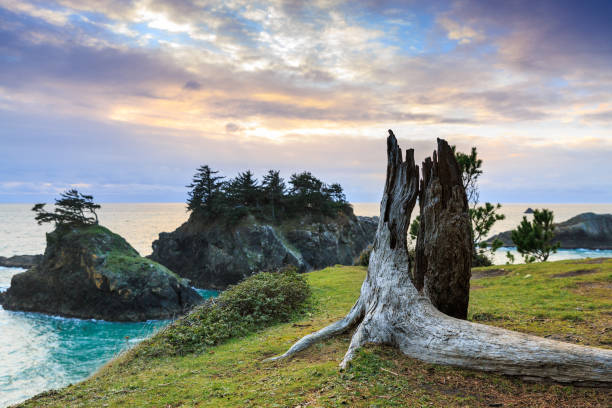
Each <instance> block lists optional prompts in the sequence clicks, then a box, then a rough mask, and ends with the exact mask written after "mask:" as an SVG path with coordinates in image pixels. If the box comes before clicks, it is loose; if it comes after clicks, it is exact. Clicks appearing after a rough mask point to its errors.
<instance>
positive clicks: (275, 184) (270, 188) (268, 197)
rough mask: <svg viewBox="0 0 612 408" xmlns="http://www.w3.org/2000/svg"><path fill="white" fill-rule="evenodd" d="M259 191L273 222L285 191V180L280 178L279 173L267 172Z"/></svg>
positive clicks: (274, 171)
mask: <svg viewBox="0 0 612 408" xmlns="http://www.w3.org/2000/svg"><path fill="white" fill-rule="evenodd" d="M261 189H262V193H263V198H264V200H265V202H266V203H267V204H268V205H269V206H270V208H271V210H272V219H274V220H275V219H276V216H277V212H278V210H279V209H280V206H281V205H282V202H283V199H284V197H285V193H286V190H287V187H286V185H285V180H284V179H283V178H282V177H281V176H280V171H278V170H268V174H266V175H265V176H264V177H263V180H262V183H261Z"/></svg>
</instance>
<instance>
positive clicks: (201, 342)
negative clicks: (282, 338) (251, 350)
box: [137, 266, 310, 355]
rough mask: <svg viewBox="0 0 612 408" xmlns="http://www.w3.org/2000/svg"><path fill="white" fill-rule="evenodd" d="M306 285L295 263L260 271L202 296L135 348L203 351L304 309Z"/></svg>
mask: <svg viewBox="0 0 612 408" xmlns="http://www.w3.org/2000/svg"><path fill="white" fill-rule="evenodd" d="M309 296H310V286H309V285H308V283H307V282H306V279H305V278H304V276H303V275H301V274H298V273H297V270H296V268H295V267H293V266H291V267H286V268H284V269H282V270H280V271H277V272H260V273H258V274H256V275H253V276H251V277H249V278H247V279H245V280H244V281H242V282H240V283H239V284H237V285H234V286H230V287H229V288H228V289H227V290H225V291H224V292H223V293H221V295H219V297H217V298H211V299H208V300H207V301H206V302H205V303H204V304H202V305H200V306H198V307H197V308H195V309H194V310H192V311H191V313H189V314H188V315H186V316H184V317H182V318H180V319H178V320H177V321H176V322H174V323H172V324H171V325H170V326H168V327H167V328H166V329H165V330H163V331H162V332H160V333H159V334H158V335H156V336H155V337H153V338H152V339H151V340H149V341H148V342H147V343H146V344H145V345H144V347H141V348H140V349H139V350H138V351H137V352H140V353H145V354H148V355H174V354H186V353H193V352H198V351H202V350H204V349H205V348H206V347H208V346H213V345H216V344H219V343H221V342H223V341H226V340H228V339H230V338H234V337H241V336H244V335H246V334H248V333H251V332H254V331H256V330H259V329H262V328H265V327H268V326H271V325H272V324H275V323H280V322H286V321H289V320H290V319H291V318H292V317H294V316H297V315H299V314H300V313H303V312H304V311H305V310H307V305H306V300H307V299H308V298H309Z"/></svg>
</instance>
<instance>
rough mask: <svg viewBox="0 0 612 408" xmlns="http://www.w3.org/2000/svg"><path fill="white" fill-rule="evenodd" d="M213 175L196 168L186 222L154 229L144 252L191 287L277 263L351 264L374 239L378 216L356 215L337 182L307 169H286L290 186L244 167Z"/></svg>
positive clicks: (214, 284) (308, 266)
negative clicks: (155, 235) (150, 248)
mask: <svg viewBox="0 0 612 408" xmlns="http://www.w3.org/2000/svg"><path fill="white" fill-rule="evenodd" d="M217 173H218V172H217V171H214V170H212V169H211V168H210V167H209V166H207V165H203V166H201V167H200V168H199V169H198V170H197V172H196V174H195V175H194V178H193V182H192V184H191V185H189V186H188V187H190V188H191V191H189V199H188V200H187V210H188V211H189V212H190V216H189V219H188V221H187V222H185V223H184V224H183V225H181V226H180V227H179V228H178V229H177V230H175V231H174V232H171V233H161V234H159V239H158V240H156V241H155V242H153V253H152V254H151V256H150V257H151V259H153V260H155V261H157V262H159V263H161V264H163V265H165V266H167V267H168V268H170V269H172V270H173V271H175V272H176V273H177V274H179V275H180V276H183V277H186V278H189V279H190V280H191V281H192V282H193V283H194V284H195V285H197V286H198V287H202V288H207V289H224V288H226V287H227V286H228V285H231V284H234V283H237V282H239V281H241V280H242V279H244V278H246V277H247V276H250V275H252V274H254V273H257V272H259V271H270V270H274V269H278V268H280V267H282V266H284V265H294V266H296V267H297V268H298V269H299V270H300V271H302V272H304V271H309V270H313V269H318V268H323V267H326V266H330V265H334V264H352V263H353V261H354V259H355V258H356V257H357V256H358V255H359V253H360V252H361V251H362V250H363V249H364V248H366V247H367V246H368V245H369V244H371V243H372V241H373V239H374V234H375V232H376V228H377V225H378V217H374V218H368V217H356V216H355V215H354V213H353V209H352V207H351V205H350V204H349V203H348V202H347V201H346V198H345V196H344V193H343V190H342V187H341V186H340V185H339V184H337V183H333V184H329V185H328V184H326V183H324V182H322V181H321V180H319V179H318V178H316V177H315V176H313V175H312V174H311V173H310V172H303V173H299V174H297V173H296V174H293V175H291V178H290V179H289V183H288V184H289V185H290V187H289V186H287V185H286V184H285V182H284V179H283V178H281V177H280V174H279V172H278V171H275V170H270V171H268V173H267V174H266V175H265V176H264V177H263V180H262V182H261V183H259V182H258V181H257V180H256V179H255V177H254V176H253V173H251V171H249V170H247V171H245V172H243V173H239V174H238V176H237V177H235V178H234V179H230V180H229V181H223V180H222V179H224V177H221V176H219V175H218V174H217Z"/></svg>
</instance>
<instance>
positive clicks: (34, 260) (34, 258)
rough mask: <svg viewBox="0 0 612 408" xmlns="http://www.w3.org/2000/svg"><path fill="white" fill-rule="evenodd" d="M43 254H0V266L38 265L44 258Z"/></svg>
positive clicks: (24, 267)
mask: <svg viewBox="0 0 612 408" xmlns="http://www.w3.org/2000/svg"><path fill="white" fill-rule="evenodd" d="M42 257H43V256H42V255H14V256H9V257H4V256H0V266H4V267H7V268H23V269H28V268H31V267H33V266H34V265H37V264H38V263H39V262H40V261H41V260H42Z"/></svg>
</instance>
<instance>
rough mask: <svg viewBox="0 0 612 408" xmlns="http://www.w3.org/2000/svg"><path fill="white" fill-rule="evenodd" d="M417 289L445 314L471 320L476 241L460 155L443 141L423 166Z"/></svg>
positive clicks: (417, 253)
mask: <svg viewBox="0 0 612 408" xmlns="http://www.w3.org/2000/svg"><path fill="white" fill-rule="evenodd" d="M422 172H423V179H422V180H421V187H420V195H419V205H420V209H421V220H420V223H419V228H420V229H419V235H418V237H417V244H416V267H415V271H414V280H413V283H414V286H415V287H416V288H417V290H419V291H421V290H423V291H424V293H425V295H426V296H427V297H428V298H429V300H431V303H433V305H434V306H435V307H436V308H437V309H438V310H439V311H441V312H442V313H444V314H447V315H449V316H452V317H456V318H458V319H466V318H467V311H468V301H469V297H470V275H471V267H472V245H473V244H472V236H471V227H470V215H469V213H468V202H467V196H466V194H465V189H464V188H463V183H462V180H461V170H460V169H459V165H458V164H457V161H456V160H455V154H454V153H453V151H452V149H451V148H450V146H449V145H448V143H446V141H444V140H441V139H438V151H437V152H435V151H434V153H433V160H432V159H431V158H429V157H428V158H427V159H425V161H424V162H423V170H422Z"/></svg>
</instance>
